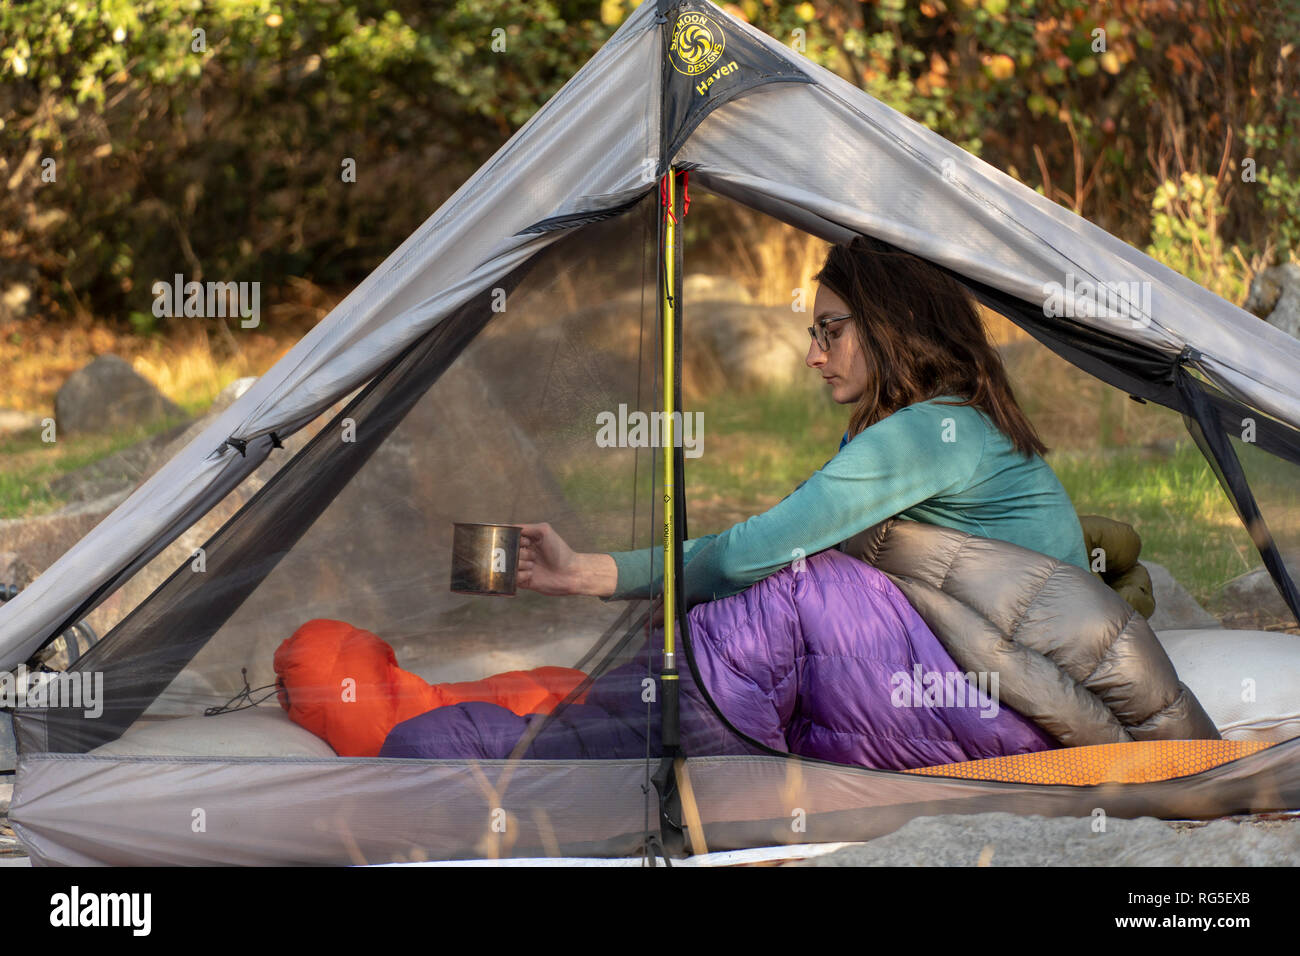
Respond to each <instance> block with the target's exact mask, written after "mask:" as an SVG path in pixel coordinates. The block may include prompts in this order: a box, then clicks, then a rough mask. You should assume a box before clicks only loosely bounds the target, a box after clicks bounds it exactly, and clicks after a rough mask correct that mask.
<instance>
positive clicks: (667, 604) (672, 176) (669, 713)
mask: <svg viewBox="0 0 1300 956" xmlns="http://www.w3.org/2000/svg"><path fill="white" fill-rule="evenodd" d="M665 178H666V179H667V194H666V200H667V206H668V210H667V213H666V214H665V219H664V230H663V237H664V241H663V248H662V250H661V252H662V255H663V262H664V270H663V276H664V278H663V290H662V292H663V330H662V334H661V336H660V338H661V340H662V343H663V348H662V352H663V446H662V447H663V449H664V454H663V469H664V472H663V485H664V509H663V522H664V527H663V549H664V608H663V610H664V661H663V672H662V675H661V676H662V679H663V693H664V699H663V711H662V713H663V744H664V751H665V753H666V754H667V755H669V756H671V755H673V754H675V753H676V750H677V745H678V711H677V708H678V693H677V689H678V682H677V653H676V651H677V648H676V640H675V638H676V634H675V628H676V624H677V615H676V609H677V564H676V560H675V554H674V543H675V533H676V532H675V520H674V519H675V518H676V511H677V509H676V504H677V483H676V480H675V465H676V462H675V457H676V456H675V454H674V449H675V447H676V445H675V442H676V435H675V434H674V428H673V424H674V423H673V412H674V410H675V393H676V376H675V371H676V361H675V360H676V355H675V345H676V341H677V337H676V306H677V302H676V298H675V296H674V292H675V291H676V288H677V262H676V261H675V255H674V253H675V251H676V243H677V170H676V169H674V168H673V167H671V166H669V168H668V174H667V176H666V177H665Z"/></svg>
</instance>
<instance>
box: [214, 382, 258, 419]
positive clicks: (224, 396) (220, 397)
mask: <svg viewBox="0 0 1300 956" xmlns="http://www.w3.org/2000/svg"><path fill="white" fill-rule="evenodd" d="M256 381H257V378H256V377H255V376H252V375H250V376H248V377H247V378H237V379H235V380H234V381H233V382H231V383H230V384H229V385H227V386H226V387H225V388H223V389H222V390H221V391H220V392H218V393H217V397H216V398H214V399H213V400H212V404H211V405H209V406H208V414H210V415H211V414H215V413H217V412H224V411H225V410H226V409H227V408H229V407H230V406H231V405H233V404H235V400H236V399H237V398H239V397H240V396H241V395H243V394H244V393H245V392H246V391H248V390H249V389H250V388H252V387H253V383H254V382H256Z"/></svg>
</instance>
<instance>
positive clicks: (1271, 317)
mask: <svg viewBox="0 0 1300 956" xmlns="http://www.w3.org/2000/svg"><path fill="white" fill-rule="evenodd" d="M1242 307H1243V308H1244V309H1246V311H1248V312H1253V313H1254V314H1255V315H1257V316H1259V317H1260V318H1261V319H1263V320H1264V321H1265V322H1267V323H1268V324H1269V325H1272V326H1274V327H1275V328H1279V329H1281V330H1282V331H1283V332H1285V333H1286V334H1287V335H1290V336H1294V337H1295V338H1298V339H1300V266H1298V265H1295V264H1294V263H1290V262H1288V263H1286V264H1284V265H1280V266H1273V267H1272V268H1269V269H1265V270H1264V271H1263V272H1261V273H1259V274H1258V275H1257V276H1255V278H1254V279H1253V280H1251V283H1250V294H1249V295H1248V296H1247V297H1246V301H1245V303H1244V304H1243V306H1242Z"/></svg>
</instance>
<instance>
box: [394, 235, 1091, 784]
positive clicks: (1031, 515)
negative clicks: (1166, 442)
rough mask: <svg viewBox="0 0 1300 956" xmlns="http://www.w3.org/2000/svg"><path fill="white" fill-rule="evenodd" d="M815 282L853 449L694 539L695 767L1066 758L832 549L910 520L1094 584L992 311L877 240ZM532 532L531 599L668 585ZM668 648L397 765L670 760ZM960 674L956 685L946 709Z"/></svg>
mask: <svg viewBox="0 0 1300 956" xmlns="http://www.w3.org/2000/svg"><path fill="white" fill-rule="evenodd" d="M815 278H816V280H817V281H818V282H819V283H820V288H819V290H818V292H817V297H816V301H815V304H814V314H813V321H814V325H813V327H812V328H811V329H810V330H809V331H810V332H811V333H812V335H813V342H812V344H811V345H810V347H809V350H808V355H807V358H806V363H807V364H808V366H809V367H810V368H813V369H815V370H816V371H817V372H818V373H819V374H820V375H821V376H822V378H823V379H824V380H825V381H826V383H827V387H828V388H830V389H831V395H832V396H833V397H834V399H835V401H836V402H838V403H839V404H841V405H852V406H853V412H852V415H851V417H850V420H849V427H848V430H847V431H846V432H845V435H844V438H843V440H842V441H841V443H840V450H839V452H838V453H837V454H836V455H835V456H834V457H833V458H832V459H831V460H830V461H828V462H827V463H826V464H825V465H824V466H823V467H822V468H821V469H819V470H818V471H816V472H814V473H813V475H812V476H811V477H809V478H808V479H807V480H806V481H804V482H802V483H801V484H800V485H799V486H798V487H797V488H796V489H795V490H794V491H793V492H791V493H790V494H789V495H787V496H786V497H785V498H784V499H782V500H781V501H780V502H779V503H777V504H776V505H775V506H773V507H772V508H770V509H769V510H768V511H766V512H764V513H763V514H760V515H756V516H754V517H752V518H750V519H748V520H747V521H744V522H741V523H739V524H737V525H735V526H733V527H731V528H730V529H728V530H727V531H724V532H722V533H721V534H712V535H707V536H705V537H701V538H693V539H691V540H689V541H687V542H684V544H683V577H684V581H683V582H682V590H683V592H684V595H685V605H686V609H687V611H688V612H689V622H690V647H689V651H690V654H689V655H688V663H689V667H685V666H684V669H683V670H682V671H681V674H680V679H679V687H680V694H681V740H682V746H683V747H684V748H685V750H686V752H688V753H691V754H693V755H697V756H698V755H712V754H743V753H754V752H764V749H765V750H766V751H767V752H778V753H791V754H797V755H800V756H805V757H813V758H817V759H823V760H829V761H832V762H835V763H843V764H854V765H858V766H865V767H876V768H881V769H899V770H902V769H909V768H913V767H925V766H934V765H939V764H946V763H951V762H954V761H960V760H974V759H980V758H984V757H997V756H1007V755H1012V754H1019V753H1032V752H1036V751H1041V750H1045V749H1050V748H1053V747H1056V746H1059V743H1058V742H1057V741H1056V740H1054V739H1053V737H1052V736H1051V735H1049V734H1048V733H1046V732H1045V731H1044V730H1043V729H1042V728H1040V727H1039V726H1037V725H1036V724H1035V723H1033V722H1032V721H1031V720H1029V719H1028V718H1026V717H1024V716H1022V715H1021V714H1019V713H1017V712H1016V711H1014V710H1012V709H1011V708H1009V707H1002V708H999V707H998V706H997V690H996V688H994V690H993V694H992V699H990V698H989V697H987V696H980V695H979V694H976V693H974V691H973V690H972V689H970V688H969V684H970V680H969V678H968V677H966V676H964V675H963V674H962V669H961V668H959V667H958V666H957V665H956V663H955V662H954V661H953V659H952V657H951V656H949V654H948V652H947V651H946V649H945V648H944V647H943V645H942V644H941V643H940V642H939V640H938V638H937V637H936V636H935V635H934V634H933V633H932V632H931V631H930V629H929V628H928V627H927V626H926V624H925V622H924V621H923V620H922V619H921V618H920V616H919V614H918V613H917V611H916V609H915V608H913V607H912V606H911V605H910V604H909V603H908V602H907V600H906V598H905V597H904V596H903V594H902V593H901V592H900V591H899V590H898V588H897V587H896V586H895V585H894V584H893V583H892V582H891V581H890V580H889V578H888V577H886V575H885V574H884V573H882V572H881V571H879V570H877V569H876V568H874V567H871V566H870V565H868V564H866V563H865V562H862V561H858V560H857V559H856V558H853V557H850V556H849V555H847V554H843V553H841V552H840V551H838V550H836V549H835V546H836V545H837V544H839V543H840V542H841V541H844V540H845V539H847V538H850V537H852V536H853V535H855V534H857V533H858V532H860V531H863V530H865V529H867V528H869V527H871V526H872V525H875V524H877V523H878V522H881V521H883V520H884V519H886V518H890V517H892V516H895V515H899V516H901V517H904V518H909V519H914V520H916V521H920V522H930V523H933V524H939V525H947V526H949V527H952V528H956V529H959V530H964V531H968V532H971V533H972V534H975V535H977V536H980V537H988V538H999V539H1003V540H1006V541H1010V542H1012V543H1014V544H1018V545H1022V546H1024V547H1028V548H1030V549H1032V550H1035V551H1040V552H1044V553H1046V554H1048V555H1050V556H1052V557H1055V558H1057V559H1058V560H1060V561H1062V562H1066V563H1070V564H1075V565H1078V566H1079V567H1080V568H1083V569H1084V571H1085V572H1086V569H1087V565H1086V561H1085V555H1084V543H1083V531H1082V529H1081V527H1080V525H1079V521H1078V518H1077V517H1076V516H1075V512H1074V508H1073V506H1072V505H1071V503H1070V499H1069V497H1068V496H1067V495H1066V493H1065V490H1064V489H1063V488H1062V487H1061V483H1060V482H1059V481H1058V480H1057V478H1056V476H1055V475H1054V474H1053V473H1052V470H1051V469H1050V468H1049V467H1048V466H1047V464H1046V463H1045V462H1044V461H1043V459H1042V457H1041V455H1042V452H1043V451H1045V448H1044V446H1043V444H1042V443H1041V442H1040V441H1039V440H1038V437H1037V436H1036V435H1035V433H1034V430H1033V427H1032V426H1031V425H1030V424H1029V422H1028V421H1027V420H1026V418H1025V416H1024V414H1023V413H1022V412H1021V411H1020V409H1019V408H1018V407H1017V406H1016V403H1015V399H1014V398H1013V396H1012V394H1011V389H1010V387H1009V385H1008V384H1007V379H1006V373H1005V371H1004V370H1003V368H1002V364H1001V362H1000V360H999V359H998V356H997V353H996V352H995V351H994V349H993V348H992V347H991V346H990V345H989V343H988V340H987V339H986V337H985V334H984V330H983V327H982V325H981V323H980V319H979V315H978V313H977V312H976V311H975V308H974V307H973V305H972V303H971V302H970V300H969V299H967V298H966V296H965V295H964V294H963V291H962V289H961V287H960V286H959V285H957V283H955V282H954V281H953V280H952V279H950V278H948V276H947V275H946V274H944V273H942V272H940V271H939V270H937V269H935V268H934V267H932V266H930V265H928V264H927V263H925V262H924V261H922V260H920V259H918V258H916V257H915V256H911V255H909V254H907V253H903V252H900V251H899V250H896V249H894V248H892V247H890V246H889V245H888V244H886V243H883V242H879V241H876V240H873V239H868V238H858V239H855V240H854V241H853V242H851V243H849V244H847V245H839V246H835V247H833V248H832V249H831V250H830V253H829V255H828V256H827V259H826V263H825V265H824V266H823V268H822V270H821V271H820V272H819V273H818V274H817V276H816V277H815ZM520 538H521V542H520V553H519V571H518V578H517V583H518V585H519V586H520V587H525V588H529V589H532V590H535V591H539V592H541V593H543V594H585V595H594V596H598V597H600V598H602V599H604V600H616V599H630V598H645V597H650V596H652V595H654V594H656V593H657V592H658V591H659V590H660V583H659V582H658V580H657V578H658V577H659V575H660V573H661V569H662V560H663V559H662V551H661V550H660V549H658V548H645V549H642V550H639V551H629V552H615V553H612V554H606V553H595V554H579V553H576V552H574V551H573V549H572V548H570V547H569V546H568V544H566V543H565V541H564V540H563V538H561V537H560V536H559V535H558V534H556V532H555V530H554V529H553V528H551V526H550V525H549V524H545V523H540V524H526V525H523V529H522V533H521V535H520ZM805 557H806V559H807V560H806V561H800V559H801V558H805ZM795 562H799V563H798V564H796V563H795ZM656 623H657V622H656ZM655 646H657V645H656V644H655V642H654V641H653V639H651V640H650V641H648V642H647V643H646V644H645V645H644V647H643V648H642V649H641V651H639V652H638V656H637V659H635V660H633V661H631V662H629V663H627V664H625V665H622V666H619V667H616V668H614V669H613V670H611V671H608V672H606V673H604V674H602V675H600V676H599V677H597V678H596V679H595V680H594V681H593V682H592V684H591V686H590V687H589V688H588V689H587V691H586V696H585V698H584V702H583V703H581V704H576V705H571V706H568V707H561V708H559V710H557V711H556V712H555V713H554V714H553V715H551V716H550V717H545V718H538V717H536V716H535V715H534V716H521V715H517V714H513V713H510V712H509V711H507V710H506V709H504V708H502V707H499V706H493V705H490V704H483V703H468V704H459V705H456V706H455V707H445V708H441V709H439V710H435V711H431V712H430V713H428V714H424V715H421V716H419V717H417V718H414V719H412V720H410V721H406V722H404V723H402V724H399V725H398V726H397V727H395V728H394V729H393V731H392V732H391V733H390V734H389V736H388V738H387V740H386V742H385V744H384V747H383V749H382V750H381V752H380V756H385V757H388V756H391V757H424V758H441V757H448V756H453V757H465V758H502V757H505V756H509V755H511V754H516V755H519V753H518V750H522V751H523V755H525V756H529V757H541V758H568V759H572V758H576V757H584V756H592V755H595V756H602V757H615V756H618V757H632V756H637V755H640V754H644V753H657V752H659V750H658V746H659V745H658V738H657V737H656V736H655V735H656V734H657V733H658V726H659V725H658V720H657V719H652V718H651V717H650V716H649V715H648V713H647V710H646V707H647V703H652V702H653V701H654V697H653V695H652V696H650V697H646V696H644V694H645V693H646V691H645V687H646V681H645V678H646V677H647V675H649V676H650V677H651V678H654V677H656V676H657V666H658V660H657V657H658V655H656V654H655V653H653V650H654V647H655ZM991 677H993V678H995V677H996V675H991ZM949 680H952V681H953V683H951V684H949V685H948V686H951V687H952V688H953V691H954V692H953V693H951V694H949V693H948V692H947V691H945V692H944V694H943V695H940V694H939V693H938V692H937V688H938V686H939V684H940V682H946V681H949ZM651 686H653V681H651ZM923 686H924V687H925V688H926V690H925V692H924V693H923V692H922V687H923ZM959 689H960V690H961V691H962V692H961V693H960V694H958V693H956V691H957V690H959ZM931 695H932V696H931ZM718 715H722V716H724V717H725V718H726V722H725V724H724V723H723V722H722V721H720V720H719V719H718ZM733 728H734V731H738V732H739V734H736V733H734V732H733ZM755 746H756V747H757V749H755Z"/></svg>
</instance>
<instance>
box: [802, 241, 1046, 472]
mask: <svg viewBox="0 0 1300 956" xmlns="http://www.w3.org/2000/svg"><path fill="white" fill-rule="evenodd" d="M813 280H814V281H816V282H820V283H822V284H824V285H825V286H827V287H828V288H829V289H830V290H831V291H832V292H834V293H835V294H836V295H838V296H839V297H840V298H841V299H843V300H844V302H845V304H846V305H848V307H849V311H850V312H852V313H853V325H854V326H855V328H856V330H857V334H858V341H859V343H860V344H861V345H862V351H863V353H864V358H865V359H866V363H867V388H866V391H864V392H863V394H862V398H861V399H859V400H858V404H857V405H856V406H855V407H854V409H853V414H852V416H851V417H850V419H849V438H850V439H852V438H853V437H854V436H856V435H857V434H858V433H859V432H861V431H862V430H863V429H864V428H867V427H869V426H871V425H874V424H875V423H876V422H878V421H880V420H881V419H883V418H886V417H888V416H889V415H892V414H893V413H894V412H896V411H898V410H899V409H900V408H904V407H905V406H907V405H913V404H915V403H916V402H923V401H926V400H927V399H931V398H935V397H937V396H940V395H959V396H961V397H962V398H964V399H965V401H963V402H944V403H942V404H945V405H973V406H975V407H976V408H978V409H980V410H981V411H983V412H984V413H985V414H986V415H987V416H988V417H989V419H990V420H991V421H992V422H993V423H994V424H995V425H997V427H998V428H999V429H1001V431H1002V432H1003V433H1004V434H1005V435H1006V436H1007V437H1008V438H1009V439H1010V440H1011V442H1012V444H1014V445H1015V446H1016V448H1017V449H1019V450H1020V451H1021V452H1022V453H1023V454H1025V455H1026V456H1028V455H1030V454H1033V453H1037V454H1039V455H1044V454H1046V453H1047V446H1046V445H1044V444H1043V442H1042V441H1041V440H1040V439H1039V437H1038V433H1037V431H1035V429H1034V426H1033V425H1032V424H1030V421H1029V419H1028V418H1027V417H1026V416H1025V413H1024V412H1023V411H1021V410H1020V406H1019V405H1018V404H1016V399H1015V395H1014V394H1013V393H1012V391H1011V384H1010V382H1008V381H1007V372H1006V368H1005V367H1004V366H1003V365H1002V359H1001V357H1000V356H999V355H998V352H997V350H996V349H995V348H994V347H993V346H992V344H990V342H989V340H988V336H987V334H986V333H985V331H984V324H983V323H982V322H981V321H980V317H979V312H978V311H977V310H976V308H975V303H974V301H973V300H972V299H971V298H970V296H969V294H968V293H967V292H966V289H965V287H964V286H962V285H961V284H960V283H959V282H958V281H957V280H956V279H954V278H952V277H951V276H950V275H948V273H946V272H944V271H943V270H941V269H939V268H938V267H937V266H934V265H932V264H931V263H929V262H927V261H926V260H924V259H922V258H920V257H919V256H915V255H913V254H912V253H910V252H906V251H904V250H902V249H899V248H898V247H896V246H893V245H890V244H889V243H887V242H885V241H883V240H881V239H875V238H873V237H871V236H857V237H856V238H854V239H853V240H852V241H851V242H847V243H840V244H839V245H835V246H832V247H831V249H830V251H829V252H828V253H827V254H826V262H825V263H824V264H823V265H822V268H821V271H820V272H818V273H817V274H816V275H815V276H813Z"/></svg>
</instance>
